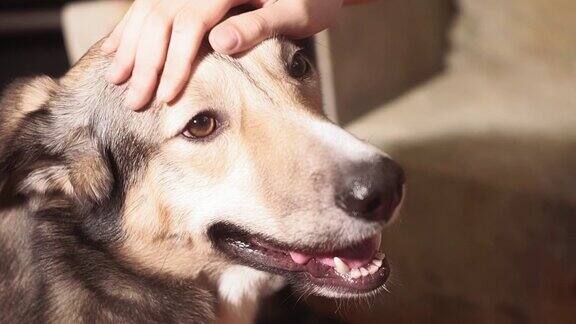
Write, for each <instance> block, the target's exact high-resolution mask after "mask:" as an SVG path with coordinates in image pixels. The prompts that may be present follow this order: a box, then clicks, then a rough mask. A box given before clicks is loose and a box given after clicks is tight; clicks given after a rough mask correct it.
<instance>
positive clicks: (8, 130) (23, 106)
mask: <svg viewBox="0 0 576 324" xmlns="http://www.w3.org/2000/svg"><path fill="white" fill-rule="evenodd" d="M56 87H57V84H56V83H55V82H54V80H52V79H51V78H49V77H46V76H41V77H36V78H33V79H31V80H22V81H20V82H19V83H16V84H15V85H12V86H11V87H8V88H7V89H6V92H7V93H11V94H12V95H11V96H8V97H6V98H4V101H3V102H2V107H3V109H7V110H9V111H6V112H5V113H4V116H6V117H5V120H0V127H1V128H0V129H1V130H2V131H1V132H0V143H2V142H4V141H5V139H6V138H7V136H9V135H10V134H12V133H13V132H14V130H15V129H16V128H17V127H18V124H19V123H20V121H21V120H22V118H24V117H25V116H26V114H29V113H31V112H34V111H36V110H38V109H40V107H41V106H42V105H43V104H44V103H46V101H48V100H49V99H50V93H51V92H52V91H54V90H55V89H56ZM0 154H2V147H0Z"/></svg>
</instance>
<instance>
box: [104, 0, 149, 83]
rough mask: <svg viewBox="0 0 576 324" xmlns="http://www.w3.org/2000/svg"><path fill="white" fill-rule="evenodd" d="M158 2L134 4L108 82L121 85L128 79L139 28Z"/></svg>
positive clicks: (143, 0)
mask: <svg viewBox="0 0 576 324" xmlns="http://www.w3.org/2000/svg"><path fill="white" fill-rule="evenodd" d="M157 1H158V0H141V1H136V2H135V3H134V9H133V10H134V11H133V12H132V14H131V15H130V19H129V20H128V22H127V24H126V27H125V28H124V32H123V33H122V37H121V40H120V46H119V47H118V51H117V52H116V56H115V57H114V61H113V63H112V65H111V66H110V69H109V71H108V74H107V78H108V81H110V82H112V83H116V84H119V83H122V82H124V81H126V80H127V79H128V77H130V73H131V72H132V68H133V67H134V59H135V55H136V48H137V46H138V41H139V39H140V34H141V28H142V25H143V24H144V21H145V19H146V17H147V16H148V14H149V13H150V11H151V10H152V7H153V6H154V5H156V3H157Z"/></svg>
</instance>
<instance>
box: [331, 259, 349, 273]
mask: <svg viewBox="0 0 576 324" xmlns="http://www.w3.org/2000/svg"><path fill="white" fill-rule="evenodd" d="M334 268H335V269H336V271H338V272H339V273H342V274H346V273H348V272H350V267H349V266H348V265H347V264H346V263H344V261H342V259H340V258H339V257H334Z"/></svg>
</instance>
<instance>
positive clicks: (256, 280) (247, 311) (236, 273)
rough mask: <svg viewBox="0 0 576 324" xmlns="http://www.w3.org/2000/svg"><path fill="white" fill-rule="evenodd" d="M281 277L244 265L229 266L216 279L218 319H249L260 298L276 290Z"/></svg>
mask: <svg viewBox="0 0 576 324" xmlns="http://www.w3.org/2000/svg"><path fill="white" fill-rule="evenodd" d="M283 285H284V279H283V278H282V277H279V276H275V275H272V274H269V273H265V272H261V271H258V270H255V269H252V268H249V267H245V266H232V267H230V268H229V269H227V270H226V271H224V273H223V274H222V275H221V276H220V280H219V283H218V298H219V300H220V308H219V310H218V323H253V322H254V320H255V319H256V315H257V312H258V309H259V305H260V301H261V300H262V298H264V297H266V296H268V295H270V294H272V293H274V292H276V291H278V290H279V289H280V288H281V287H282V286H283Z"/></svg>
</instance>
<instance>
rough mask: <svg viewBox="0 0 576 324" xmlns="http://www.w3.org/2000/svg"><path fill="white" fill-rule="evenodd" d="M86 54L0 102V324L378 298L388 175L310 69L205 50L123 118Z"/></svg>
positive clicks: (391, 175)
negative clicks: (185, 74)
mask: <svg viewBox="0 0 576 324" xmlns="http://www.w3.org/2000/svg"><path fill="white" fill-rule="evenodd" d="M110 62H111V58H110V57H108V56H105V55H103V54H102V53H101V52H100V50H99V44H96V45H95V46H94V47H93V48H92V49H91V50H89V51H88V53H87V54H86V55H85V56H84V57H83V58H82V59H81V60H80V61H79V62H78V63H77V64H76V65H75V66H74V67H72V68H71V69H70V71H68V72H67V73H66V74H65V75H64V76H63V77H62V78H59V79H52V78H49V77H46V76H42V77H36V78H31V79H24V80H20V81H17V82H16V83H14V84H13V85H11V86H9V87H8V88H7V90H6V91H5V93H4V96H3V99H2V101H1V103H0V260H2V261H1V262H0V322H1V323H23V322H26V323H35V322H48V323H78V322H105V323H108V322H110V323H141V322H163V323H164V322H165V323H172V322H174V323H180V322H182V323H184V322H193V323H207V322H208V323H209V322H233V323H241V322H251V321H254V319H255V316H256V314H257V311H258V305H259V301H260V300H261V298H262V297H264V296H267V295H269V294H272V293H273V292H274V291H276V290H278V289H279V288H281V287H282V286H283V285H285V284H289V285H290V286H292V287H293V289H297V290H300V291H306V292H310V293H314V294H317V295H321V296H326V297H331V298H357V297H365V296H370V295H374V294H377V293H379V292H380V291H381V290H382V289H385V283H386V280H387V278H388V276H389V273H390V267H389V265H388V263H387V261H386V258H385V255H384V254H383V253H381V252H380V251H379V247H380V238H381V232H382V230H383V228H384V227H385V226H386V225H387V224H389V223H390V222H392V221H393V220H394V219H395V218H396V215H397V214H398V210H399V208H400V207H399V206H400V204H401V202H402V200H403V191H404V183H405V176H404V172H403V170H402V168H401V167H400V166H399V165H398V164H397V163H395V162H394V161H393V160H392V159H391V158H390V157H389V156H387V155H386V154H384V153H383V152H381V151H380V150H378V149H376V148H375V147H373V146H371V145H369V144H367V143H365V142H363V141H361V140H359V139H357V138H355V137H354V136H352V135H350V134H349V133H347V132H346V131H345V130H343V129H342V128H340V127H338V126H336V125H335V124H333V123H331V122H329V121H328V120H327V118H326V117H325V116H324V114H323V113H322V102H321V94H320V90H319V78H318V72H317V70H316V69H315V67H314V65H313V64H312V63H311V62H312V60H311V59H310V58H309V56H308V55H307V52H306V51H305V50H304V49H303V48H301V47H300V46H299V45H297V44H296V43H294V42H292V41H289V40H286V39H282V38H272V39H270V40H267V41H264V42H263V43H262V44H260V45H259V46H257V47H255V48H254V49H252V50H250V51H248V52H246V53H244V54H242V55H239V56H236V57H230V56H224V55H220V54H218V53H215V52H212V51H210V50H209V49H208V48H207V47H206V46H204V48H203V49H202V52H201V54H200V58H199V59H198V60H197V62H196V63H195V65H194V73H193V76H192V77H191V79H190V81H189V83H188V85H187V87H186V89H185V90H184V91H183V93H182V94H181V96H180V97H179V98H177V99H176V100H175V101H174V102H172V103H168V104H164V103H160V102H156V101H154V102H152V103H151V104H150V105H149V107H148V108H147V109H146V110H145V111H143V112H133V111H131V110H129V109H127V108H125V107H124V104H123V102H124V97H125V93H126V89H127V87H128V86H127V85H120V86H116V85H111V84H109V83H107V82H106V81H105V78H104V75H105V71H106V70H107V67H108V66H109V64H110Z"/></svg>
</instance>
